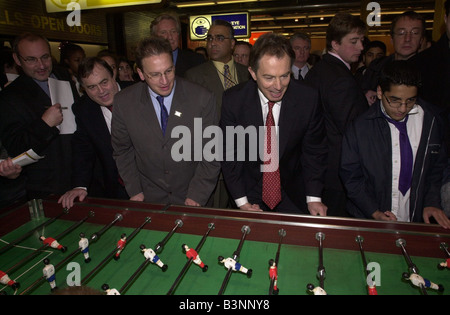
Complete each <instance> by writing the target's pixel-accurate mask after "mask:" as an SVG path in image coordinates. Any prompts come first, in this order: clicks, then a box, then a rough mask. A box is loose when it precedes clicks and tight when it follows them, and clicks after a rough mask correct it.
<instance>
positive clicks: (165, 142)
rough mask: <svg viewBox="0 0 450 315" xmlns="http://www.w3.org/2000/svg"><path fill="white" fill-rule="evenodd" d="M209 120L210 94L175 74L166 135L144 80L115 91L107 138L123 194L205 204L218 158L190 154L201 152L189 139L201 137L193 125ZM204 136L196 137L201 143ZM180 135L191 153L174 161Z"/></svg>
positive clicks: (212, 120) (212, 118)
mask: <svg viewBox="0 0 450 315" xmlns="http://www.w3.org/2000/svg"><path fill="white" fill-rule="evenodd" d="M196 118H198V120H197V121H196V120H195V119H196ZM199 123H201V124H202V126H200V125H198V124H199ZM195 124H197V125H195ZM214 125H216V126H217V114H216V106H215V99H214V95H213V94H212V93H211V92H209V91H208V90H206V89H205V88H203V87H201V86H198V85H196V84H194V83H192V82H189V81H187V80H184V79H183V78H179V77H177V78H176V87H175V92H174V96H173V100H172V107H171V111H170V113H169V121H168V126H167V130H166V134H165V136H163V134H162V131H161V126H160V124H159V122H158V120H157V117H156V113H155V110H154V107H153V105H152V100H151V96H150V92H149V87H148V86H147V84H146V83H145V82H140V83H136V84H134V85H132V86H130V87H128V88H126V89H124V90H122V91H121V92H119V93H118V94H117V95H116V96H115V100H114V114H113V121H112V134H111V139H112V145H113V149H114V158H115V160H116V163H117V168H118V170H119V173H120V175H121V177H122V179H123V180H124V182H125V185H126V189H127V192H128V194H129V195H130V196H131V197H132V196H135V195H137V194H139V193H141V192H143V193H144V195H145V201H147V202H155V203H162V204H169V203H170V204H182V205H183V204H184V201H185V200H186V198H190V199H192V200H194V201H196V202H198V203H200V204H201V205H205V204H206V202H207V201H208V199H209V197H210V196H211V194H212V192H213V190H214V188H215V186H216V184H217V179H218V175H219V171H220V162H218V161H217V162H214V161H213V162H208V161H206V160H205V158H204V156H202V158H200V159H199V158H198V157H197V158H194V153H197V154H198V153H202V152H198V151H196V150H195V148H194V144H195V143H194V140H196V142H197V141H199V140H201V139H202V138H203V137H202V135H201V134H198V133H194V131H195V129H194V128H195V127H197V128H198V129H199V130H200V131H201V130H202V128H201V127H203V129H204V128H206V127H208V126H214ZM198 129H196V130H197V131H198ZM173 131H174V132H175V134H174V135H173V136H172V132H173ZM176 131H180V132H186V133H190V134H189V135H186V134H182V135H180V134H177V133H176ZM179 138H182V139H179ZM209 140H210V139H203V141H200V142H198V143H200V144H202V145H205V144H206V143H207V142H209ZM183 141H186V142H187V144H186V145H187V146H190V148H188V147H184V149H185V150H187V149H190V150H191V153H192V154H189V157H188V158H187V159H186V160H181V161H177V160H176V158H177V157H176V156H175V154H177V153H180V150H181V148H180V146H181V142H183ZM172 150H175V151H174V152H172Z"/></svg>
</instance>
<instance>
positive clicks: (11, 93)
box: [0, 33, 79, 199]
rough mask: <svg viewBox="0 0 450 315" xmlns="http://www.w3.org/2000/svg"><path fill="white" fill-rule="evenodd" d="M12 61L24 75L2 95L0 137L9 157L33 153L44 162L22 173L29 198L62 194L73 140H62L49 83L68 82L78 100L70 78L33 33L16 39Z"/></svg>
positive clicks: (66, 185)
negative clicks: (51, 79)
mask: <svg viewBox="0 0 450 315" xmlns="http://www.w3.org/2000/svg"><path fill="white" fill-rule="evenodd" d="M13 57H14V60H15V62H16V64H17V65H18V66H20V67H21V68H22V70H23V73H24V74H22V75H21V76H20V77H18V78H17V79H16V80H15V81H14V82H13V83H11V84H10V85H9V86H8V88H6V89H5V90H3V91H2V92H1V94H0V112H1V115H0V137H1V142H2V144H3V145H4V147H5V148H6V150H7V151H8V154H9V156H12V157H13V156H17V155H19V154H22V153H23V152H26V151H28V150H30V149H33V150H34V151H35V153H37V154H38V155H40V156H45V158H44V159H42V160H39V161H38V162H37V163H35V164H32V165H29V166H27V167H25V168H24V171H23V175H24V176H25V178H26V190H27V195H28V198H29V199H36V198H43V197H45V196H47V195H49V194H60V193H64V192H65V191H66V190H67V189H68V188H69V187H70V170H71V145H70V141H71V136H72V135H70V134H69V135H61V134H60V132H59V130H58V128H57V127H58V126H59V125H60V124H61V123H62V121H63V119H64V116H63V112H64V111H63V108H62V107H61V104H52V102H51V98H50V91H49V86H48V79H49V78H50V77H52V78H54V79H58V80H63V81H68V82H70V84H71V88H72V91H71V92H72V95H73V97H74V100H77V99H78V98H79V95H78V93H77V92H76V88H75V87H74V85H73V83H72V80H71V79H70V75H69V74H68V73H67V71H66V70H63V69H61V68H56V67H55V66H54V65H53V63H52V56H51V50H50V44H49V42H48V41H47V39H45V38H44V37H42V36H40V35H36V34H32V33H26V34H23V35H21V36H19V37H18V38H17V39H16V40H15V42H14V45H13Z"/></svg>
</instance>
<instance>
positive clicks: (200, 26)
mask: <svg viewBox="0 0 450 315" xmlns="http://www.w3.org/2000/svg"><path fill="white" fill-rule="evenodd" d="M215 20H225V21H228V22H229V23H230V24H231V26H233V29H234V35H235V37H236V38H249V37H250V19H249V14H248V13H247V12H242V13H228V14H214V15H196V16H191V17H190V18H189V22H190V29H191V31H190V38H191V40H205V39H206V35H207V34H208V30H209V28H210V27H211V24H212V23H213V22H214V21H215Z"/></svg>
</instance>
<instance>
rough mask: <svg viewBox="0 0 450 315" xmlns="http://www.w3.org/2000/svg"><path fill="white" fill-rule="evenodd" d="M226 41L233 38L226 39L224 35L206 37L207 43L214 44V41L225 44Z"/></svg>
mask: <svg viewBox="0 0 450 315" xmlns="http://www.w3.org/2000/svg"><path fill="white" fill-rule="evenodd" d="M225 39H231V37H225V36H223V35H215V36H214V35H208V36H206V41H207V42H213V41H218V42H223V41H224V40H225Z"/></svg>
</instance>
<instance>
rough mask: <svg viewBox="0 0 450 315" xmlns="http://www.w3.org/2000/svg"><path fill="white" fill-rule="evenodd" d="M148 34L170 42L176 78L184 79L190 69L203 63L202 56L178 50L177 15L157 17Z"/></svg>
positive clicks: (178, 22) (179, 28)
mask: <svg viewBox="0 0 450 315" xmlns="http://www.w3.org/2000/svg"><path fill="white" fill-rule="evenodd" d="M150 32H151V34H152V35H153V36H159V37H162V38H165V39H167V40H168V41H169V42H170V45H171V46H172V53H173V62H174V64H175V73H176V75H177V76H179V77H184V74H185V73H186V71H188V70H189V69H190V68H193V67H195V66H198V65H200V64H202V63H203V62H205V59H204V58H203V56H201V55H199V54H197V53H195V52H193V51H190V50H183V49H180V47H179V45H180V34H181V25H180V20H179V18H178V16H177V15H175V14H173V13H162V14H160V15H158V16H157V17H156V18H155V19H154V20H153V21H152V24H151V25H150Z"/></svg>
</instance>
